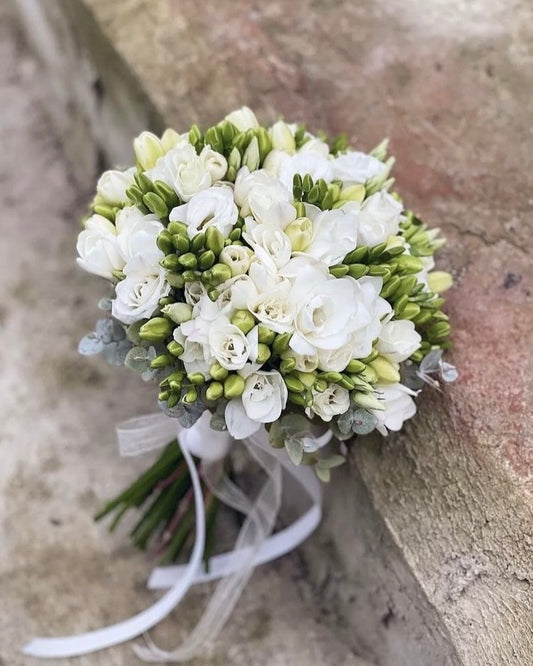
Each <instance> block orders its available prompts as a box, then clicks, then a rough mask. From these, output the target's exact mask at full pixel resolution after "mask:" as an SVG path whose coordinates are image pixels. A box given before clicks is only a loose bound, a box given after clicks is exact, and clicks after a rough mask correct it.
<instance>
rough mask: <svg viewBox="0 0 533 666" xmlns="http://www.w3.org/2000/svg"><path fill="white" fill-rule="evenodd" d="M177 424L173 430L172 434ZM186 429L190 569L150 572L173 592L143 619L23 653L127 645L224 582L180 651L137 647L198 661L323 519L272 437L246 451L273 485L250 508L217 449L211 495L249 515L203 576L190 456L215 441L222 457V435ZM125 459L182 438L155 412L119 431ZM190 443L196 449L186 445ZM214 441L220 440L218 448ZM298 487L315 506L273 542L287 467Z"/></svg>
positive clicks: (315, 493) (313, 484) (157, 655)
mask: <svg viewBox="0 0 533 666" xmlns="http://www.w3.org/2000/svg"><path fill="white" fill-rule="evenodd" d="M170 425H172V428H170ZM180 431H181V436H180V446H181V449H182V451H183V456H184V459H185V461H186V463H187V466H188V469H189V472H190V475H191V480H192V485H193V491H194V501H195V518H196V537H195V543H194V547H193V551H192V554H191V558H190V560H189V562H188V564H187V565H184V566H177V567H174V566H172V567H160V568H157V569H155V570H154V571H153V572H152V575H151V577H150V580H149V583H148V586H149V587H150V588H151V589H158V588H168V587H170V589H169V591H168V592H167V593H166V594H164V595H163V596H162V597H161V599H159V601H157V602H156V603H155V604H153V605H152V606H150V607H149V608H148V609H146V610H144V611H142V612H141V613H139V614H137V615H135V616H133V617H131V618H129V619H128V620H124V621H123V622H118V623H117V624H114V625H111V626H109V627H106V628H104V629H99V630H96V631H90V632H88V633H85V634H79V635H77V636H65V637H61V638H35V639H33V640H32V641H31V642H30V643H28V644H27V645H26V646H25V647H24V648H23V652H24V653H25V654H27V655H30V656H33V657H42V658H60V657H71V656H78V655H82V654H87V653H89V652H94V651H96V650H101V649H104V648H107V647H111V646H112V645H117V644H119V643H123V642H125V641H128V640H130V639H132V638H135V637H137V636H140V635H141V634H143V633H145V632H146V631H147V630H148V629H150V628H152V627H154V626H155V625H157V624H158V623H159V622H161V621H162V620H163V619H164V618H165V617H166V616H167V615H168V614H169V613H170V612H171V611H172V610H173V609H174V608H175V607H176V606H177V605H178V604H179V602H180V601H181V600H182V599H183V597H184V596H185V594H186V593H187V591H188V590H189V588H190V587H191V586H192V585H194V584H197V583H202V582H207V581H211V580H216V579H222V580H221V582H219V584H218V585H217V587H216V589H215V592H214V594H213V596H212V597H211V600H210V602H209V603H208V606H207V608H206V610H205V612H204V614H203V615H202V617H201V619H200V621H199V623H198V624H197V626H196V627H195V629H194V630H193V631H192V633H191V634H190V635H189V637H188V638H187V639H186V640H185V642H184V643H182V645H181V646H180V647H178V648H177V649H176V650H173V651H171V652H166V651H163V650H160V649H159V648H158V647H157V646H155V645H154V644H153V643H152V642H151V641H150V639H147V641H148V646H147V647H145V646H138V645H134V650H135V652H136V653H137V655H138V656H139V657H140V658H141V659H143V660H145V661H168V662H170V661H171V662H182V661H187V660H189V659H191V658H193V657H195V656H197V655H198V654H199V653H200V652H201V651H202V650H203V649H204V648H205V646H206V644H207V643H209V642H212V641H213V640H214V639H215V638H216V636H217V635H218V633H219V631H220V630H221V629H222V627H223V625H224V623H225V622H226V620H227V619H228V617H229V616H230V614H231V612H232V610H233V608H234V606H235V604H236V603H237V601H238V598H239V597H240V594H241V592H242V590H243V588H244V586H245V585H246V583H247V581H248V579H249V577H250V576H251V574H252V572H253V569H254V567H255V566H256V565H258V564H262V563H265V562H268V561H270V560H272V559H275V558H276V557H279V556H280V555H283V554H285V553H287V552H289V551H291V550H292V549H293V548H295V547H296V546H297V545H299V544H300V543H301V542H302V541H303V540H304V539H306V538H307V537H308V536H309V534H311V532H312V531H313V530H314V529H315V528H316V526H317V525H318V524H319V522H320V518H321V506H320V505H321V492H320V484H319V482H318V481H317V479H316V477H315V475H314V474H313V472H312V471H311V470H310V469H307V468H302V467H295V466H294V465H292V463H291V462H290V461H289V460H288V459H287V458H286V456H285V455H284V452H282V451H278V450H276V449H273V448H272V447H270V445H269V443H268V440H267V438H266V433H265V432H264V431H262V432H261V434H260V435H254V436H252V437H251V438H248V439H247V440H244V444H245V446H246V447H247V449H248V451H249V452H250V454H251V455H252V457H254V458H255V459H256V460H257V461H258V463H259V464H260V465H261V466H262V467H263V469H264V470H265V472H266V474H267V479H266V481H265V483H264V485H263V487H262V488H261V491H260V492H259V494H258V497H257V498H256V500H255V501H254V502H253V503H252V502H251V501H250V500H249V499H248V498H247V497H246V496H245V495H244V494H243V493H242V491H241V490H240V489H239V488H237V486H235V485H234V484H232V483H231V482H230V481H229V480H228V479H227V478H226V477H224V478H223V479H222V482H217V479H216V478H215V476H214V475H213V470H214V464H213V451H212V448H211V451H210V453H208V454H207V455H206V456H203V457H204V459H205V458H207V460H206V462H207V465H205V468H204V478H205V480H206V482H207V483H208V485H209V486H210V487H211V490H212V491H213V492H214V493H215V494H216V495H217V496H218V497H219V498H220V499H221V500H222V501H223V502H224V503H226V504H228V505H229V506H232V507H234V508H236V509H237V510H239V511H241V512H243V513H245V515H246V519H245V522H244V524H243V526H242V528H241V531H240V533H239V536H238V539H237V542H236V545H235V549H234V550H233V551H232V552H229V553H224V554H222V555H217V556H215V557H212V558H211V559H210V571H209V572H205V571H204V569H203V565H202V561H203V554H204V548H205V506H204V499H203V494H202V488H201V484H200V479H199V475H198V471H197V469H196V465H195V464H194V461H193V459H192V456H191V449H192V450H193V453H194V454H195V455H198V454H200V455H201V453H202V451H201V450H200V449H201V446H200V444H199V443H200V442H202V441H203V442H205V444H206V447H207V448H208V449H209V440H210V439H211V442H213V440H217V446H218V449H219V451H220V452H221V453H222V452H224V451H225V450H226V449H227V447H225V446H224V444H223V442H222V439H221V434H220V433H215V432H213V431H212V430H210V429H209V426H208V422H207V421H206V419H201V420H200V421H198V422H197V424H196V425H195V426H193V428H192V429H188V430H182V429H181V428H179V427H178V434H179V433H180ZM117 434H118V440H119V446H120V451H121V454H122V455H129V456H131V455H138V454H140V453H144V452H146V451H150V450H153V449H155V448H160V447H162V446H164V445H166V444H167V443H168V441H169V439H172V438H173V437H175V435H176V425H175V422H173V421H172V420H171V419H169V418H168V417H166V416H164V415H163V414H152V415H149V416H144V417H138V418H135V419H131V420H130V421H127V422H125V423H123V424H121V426H120V427H119V428H118V429H117ZM188 442H191V446H189V445H188ZM213 443H214V442H213ZM282 466H283V467H284V468H285V469H286V471H287V472H289V474H290V475H291V476H292V478H293V479H295V480H296V481H297V482H298V483H299V484H300V485H301V488H302V490H303V491H304V492H305V493H306V494H308V496H309V499H310V500H311V503H312V505H311V508H310V509H308V510H307V511H306V512H305V513H304V514H303V515H302V516H301V517H300V518H298V519H297V520H296V521H295V522H293V523H292V524H291V525H290V526H289V527H287V528H285V529H284V530H281V531H280V532H278V533H277V534H275V535H273V536H269V535H270V532H271V531H272V529H273V527H274V523H275V520H276V517H277V514H278V511H279V506H280V503H281V487H282V486H281V484H282V481H281V479H282V475H281V467H282Z"/></svg>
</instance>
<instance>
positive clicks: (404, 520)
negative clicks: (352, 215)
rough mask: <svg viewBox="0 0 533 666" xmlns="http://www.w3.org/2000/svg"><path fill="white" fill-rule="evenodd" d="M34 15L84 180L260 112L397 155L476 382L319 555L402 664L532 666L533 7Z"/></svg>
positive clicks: (321, 565)
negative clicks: (430, 234)
mask: <svg viewBox="0 0 533 666" xmlns="http://www.w3.org/2000/svg"><path fill="white" fill-rule="evenodd" d="M13 1H14V0H13ZM16 4H17V6H18V8H19V11H20V13H21V16H22V17H23V19H24V22H25V24H26V26H28V28H29V38H30V40H31V41H32V42H33V45H34V48H35V49H36V51H37V52H38V53H39V54H40V56H41V61H43V62H44V63H45V65H46V67H45V70H46V74H47V80H48V81H49V84H48V85H49V86H50V90H53V91H54V96H53V105H52V107H53V109H54V111H55V114H56V118H57V122H58V125H59V127H60V128H61V133H62V135H63V136H64V137H65V143H66V146H67V151H68V150H70V153H71V157H73V159H71V162H72V164H73V165H74V166H73V168H74V171H75V173H76V175H77V177H78V180H79V181H80V182H83V183H89V182H92V178H93V177H94V172H95V169H96V166H97V165H98V164H99V163H101V162H102V161H104V160H107V161H110V162H113V163H128V162H130V161H131V156H130V149H129V141H130V139H131V136H132V135H133V134H134V133H135V132H137V131H139V130H141V129H145V128H146V127H149V128H151V129H153V130H155V131H158V130H161V129H162V128H163V127H164V126H166V125H167V124H169V125H173V126H175V127H177V128H186V127H187V126H189V125H190V124H191V123H192V122H199V123H200V124H204V125H205V124H207V123H210V122H212V121H215V120H216V119H218V118H220V117H221V116H223V115H224V114H225V113H226V112H227V111H228V110H230V109H232V108H235V107H238V106H240V105H242V104H244V103H245V104H248V105H250V106H251V107H253V108H254V109H255V110H256V111H257V113H258V115H259V116H260V117H261V118H262V119H264V120H271V119H273V118H274V117H275V116H276V114H277V113H283V114H285V116H286V118H288V119H295V120H303V121H305V122H307V124H308V125H309V127H310V128H311V129H318V128H323V129H325V130H326V131H328V132H330V133H332V134H334V133H337V132H340V131H343V130H345V131H348V133H349V134H350V135H351V138H352V140H354V141H357V145H359V146H361V147H362V148H363V149H364V148H369V147H371V146H372V145H375V144H376V143H377V142H378V141H379V140H380V139H381V138H382V136H383V135H384V134H388V135H389V136H390V137H391V140H392V141H391V145H392V150H393V152H394V154H395V155H396V156H397V158H398V166H397V169H396V176H397V178H398V182H399V186H400V190H401V191H402V193H403V195H404V198H405V200H406V202H408V203H409V206H410V207H413V208H414V209H415V210H418V211H419V212H420V213H421V214H422V215H423V216H425V218H426V219H427V220H428V221H429V222H431V223H432V224H434V225H436V226H440V227H441V228H442V229H443V232H444V234H445V235H446V236H447V237H448V239H449V242H448V245H447V246H446V248H445V249H444V251H443V252H442V253H441V259H440V266H441V267H442V268H446V269H451V270H453V272H454V274H455V277H456V283H457V286H456V288H455V290H454V291H452V292H451V294H450V299H449V308H448V310H449V312H450V315H451V318H452V320H453V322H454V327H455V336H454V342H455V349H454V352H453V360H454V362H455V364H456V365H457V366H458V368H459V370H460V372H461V377H460V380H459V381H458V382H457V384H456V385H454V386H452V387H450V388H448V389H446V391H444V392H443V393H431V392H426V394H425V395H424V397H423V398H422V399H421V402H420V406H421V410H420V414H419V415H418V416H417V418H416V419H415V421H414V422H413V423H412V424H410V425H409V426H408V427H407V429H406V430H405V433H403V434H402V435H400V436H396V437H389V438H388V439H387V440H386V441H383V440H378V439H370V440H366V441H364V442H362V443H359V442H357V443H356V445H355V446H354V447H353V449H352V459H351V464H350V467H349V468H348V467H347V468H346V469H344V470H339V472H338V473H337V475H336V478H335V483H334V484H332V485H331V487H330V488H329V489H328V491H327V500H326V518H325V520H324V521H323V524H322V528H321V530H320V533H319V535H318V536H317V537H316V538H314V539H311V540H309V542H308V543H307V546H306V548H305V549H304V551H303V552H304V556H305V558H306V561H307V563H308V566H309V568H310V571H311V579H312V580H314V582H315V585H316V588H317V589H318V590H319V592H320V595H321V598H322V602H321V603H325V605H326V608H329V609H330V618H331V626H332V627H334V630H335V632H337V634H338V635H339V636H341V637H342V639H343V640H345V641H347V642H349V643H350V644H351V645H352V646H353V647H354V648H355V649H356V651H358V652H363V653H364V654H366V655H368V656H371V657H372V658H373V659H375V661H376V662H377V663H379V664H380V666H428V664H431V665H432V666H433V665H436V666H440V665H441V664H442V665H447V664H453V665H456V664H457V665H459V664H460V665H463V666H482V665H483V666H485V665H486V664H491V665H492V664H494V665H496V664H497V665H498V666H507V665H509V666H510V665H511V664H512V665H515V664H518V665H519V666H528V664H530V663H531V662H532V658H531V655H532V654H533V642H532V641H533V638H532V637H533V632H532V629H533V625H532V618H533V601H532V596H533V595H532V591H531V581H532V580H533V555H532V553H533V531H532V529H533V528H532V525H533V504H532V496H531V491H532V490H533V484H532V478H533V475H532V469H533V457H532V453H531V452H532V451H533V440H532V431H533V427H532V426H533V417H532V412H531V409H530V407H529V404H530V396H531V395H532V381H533V372H532V370H533V367H532V354H531V348H532V343H533V334H532V330H533V325H532V324H533V307H532V290H533V262H532V260H531V250H530V245H529V243H530V239H531V237H532V231H533V229H532V219H533V217H532V215H531V212H532V200H531V191H532V185H533V180H532V173H533V169H532V166H533V165H532V161H533V158H532V153H531V150H530V147H529V143H530V142H529V141H528V137H529V136H530V134H531V127H530V125H531V117H530V115H531V114H530V111H529V107H530V99H531V93H532V91H533V69H532V68H531V57H530V53H529V49H528V45H529V44H530V43H531V38H532V35H531V32H532V26H533V20H532V16H531V13H532V6H531V3H529V2H527V1H526V0H518V1H517V2H515V3H504V2H499V1H495V2H493V3H490V4H487V3H485V4H484V5H483V6H481V5H480V4H479V3H464V2H461V1H460V0H452V1H450V2H448V3H433V4H431V6H429V5H428V4H427V3H422V2H421V1H420V0H406V1H405V2H401V3H400V2H392V3H391V2H390V0H387V1H385V0H378V2H375V3H372V4H371V5H370V4H361V3H351V2H349V0H341V1H340V2H335V3H330V2H328V3H316V2H313V0H300V1H299V2H295V3H290V4H289V3H281V2H271V3H263V4H262V5H256V4H254V5H253V6H251V5H250V3H247V2H245V0H216V2H215V1H213V0H209V1H208V2H205V3H202V4H201V7H200V5H199V4H198V3H194V2H189V1H188V0H186V1H184V2H180V3H179V6H178V5H177V3H173V2H171V0H119V1H116V2H113V3H110V2H108V1H107V0H72V1H70V2H67V0H50V2H46V3H44V2H38V0H16ZM32 26H33V29H32ZM35 26H38V27H39V29H36V28H35ZM51 54H53V55H51ZM69 146H71V147H72V148H69ZM73 279H74V280H75V279H77V278H73ZM80 284H81V281H80ZM80 293H82V294H84V296H83V297H85V295H87V291H86V289H85V287H84V288H83V290H82V289H81V287H80ZM70 332H71V333H72V331H70ZM70 339H72V335H71V336H70ZM80 371H81V370H80ZM110 381H117V382H118V379H113V380H110ZM120 381H121V386H122V385H123V383H122V382H123V381H128V380H125V379H124V380H123V379H122V378H121V379H120ZM117 386H118V383H117ZM135 390H136V389H135ZM100 395H103V394H100ZM132 395H133V389H132ZM136 399H137V400H139V398H138V397H137V398H136ZM132 400H133V398H132ZM132 404H134V403H133V402H132ZM119 408H120V409H123V408H124V406H123V405H121V406H117V409H119ZM93 409H96V406H94V407H93Z"/></svg>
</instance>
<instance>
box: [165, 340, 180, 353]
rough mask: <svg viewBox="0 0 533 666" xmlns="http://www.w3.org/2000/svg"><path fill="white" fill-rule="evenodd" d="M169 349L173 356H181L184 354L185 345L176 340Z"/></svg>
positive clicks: (170, 344)
mask: <svg viewBox="0 0 533 666" xmlns="http://www.w3.org/2000/svg"><path fill="white" fill-rule="evenodd" d="M167 349H168V351H169V352H170V353H171V354H172V356H181V355H182V354H183V345H180V343H179V342H176V340H172V341H171V342H169V343H168V345H167Z"/></svg>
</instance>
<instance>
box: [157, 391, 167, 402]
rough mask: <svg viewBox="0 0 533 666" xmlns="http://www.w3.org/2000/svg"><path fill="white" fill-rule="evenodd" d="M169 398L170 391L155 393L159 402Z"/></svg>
mask: <svg viewBox="0 0 533 666" xmlns="http://www.w3.org/2000/svg"><path fill="white" fill-rule="evenodd" d="M169 398H170V391H160V392H159V393H158V395H157V399H158V400H159V402H166V401H167V400H168V399H169Z"/></svg>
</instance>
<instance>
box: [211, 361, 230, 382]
mask: <svg viewBox="0 0 533 666" xmlns="http://www.w3.org/2000/svg"><path fill="white" fill-rule="evenodd" d="M209 374H210V375H211V377H213V379H215V380H216V381H219V382H221V381H224V379H226V377H227V376H228V375H229V372H228V371H227V370H226V368H223V367H222V366H221V365H220V363H214V364H213V365H212V366H211V368H210V369H209Z"/></svg>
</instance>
